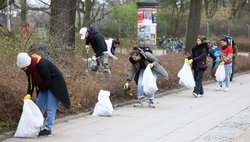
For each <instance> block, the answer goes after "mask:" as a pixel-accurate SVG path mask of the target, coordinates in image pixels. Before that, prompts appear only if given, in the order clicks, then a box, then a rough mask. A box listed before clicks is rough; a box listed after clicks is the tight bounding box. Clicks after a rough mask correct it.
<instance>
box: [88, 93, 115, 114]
mask: <svg viewBox="0 0 250 142" xmlns="http://www.w3.org/2000/svg"><path fill="white" fill-rule="evenodd" d="M109 96H110V92H109V91H105V90H100V92H99V95H98V102H97V103H96V105H95V108H94V112H93V114H92V116H111V115H112V112H113V106H112V103H111V101H110V99H109Z"/></svg>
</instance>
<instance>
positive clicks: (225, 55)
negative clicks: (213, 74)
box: [216, 38, 233, 91]
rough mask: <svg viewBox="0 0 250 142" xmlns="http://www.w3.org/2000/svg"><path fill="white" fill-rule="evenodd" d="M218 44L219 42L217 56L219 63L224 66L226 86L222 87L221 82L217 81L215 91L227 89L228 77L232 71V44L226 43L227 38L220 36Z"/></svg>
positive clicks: (228, 85) (228, 84)
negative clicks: (219, 52) (219, 51)
mask: <svg viewBox="0 0 250 142" xmlns="http://www.w3.org/2000/svg"><path fill="white" fill-rule="evenodd" d="M220 44H221V54H220V56H219V59H220V61H221V63H220V64H221V65H224V67H225V81H224V82H225V84H226V87H225V88H224V89H223V82H222V81H220V82H219V87H218V88H216V90H217V91H220V90H222V89H223V90H224V91H229V87H230V77H231V73H232V62H233V60H232V57H233V48H232V46H231V45H230V44H229V43H228V40H227V39H226V38H221V39H220Z"/></svg>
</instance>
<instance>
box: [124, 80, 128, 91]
mask: <svg viewBox="0 0 250 142" xmlns="http://www.w3.org/2000/svg"><path fill="white" fill-rule="evenodd" d="M123 88H124V89H126V90H127V89H128V88H129V83H128V82H127V83H125V84H124V86H123Z"/></svg>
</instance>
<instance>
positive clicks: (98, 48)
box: [80, 27, 111, 75]
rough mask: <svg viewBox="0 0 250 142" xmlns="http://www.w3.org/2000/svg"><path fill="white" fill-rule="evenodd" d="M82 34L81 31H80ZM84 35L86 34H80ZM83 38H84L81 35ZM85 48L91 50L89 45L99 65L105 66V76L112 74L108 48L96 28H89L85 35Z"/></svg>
mask: <svg viewBox="0 0 250 142" xmlns="http://www.w3.org/2000/svg"><path fill="white" fill-rule="evenodd" d="M80 32H81V31H80ZM80 34H84V33H80ZM81 37H84V36H82V35H81ZM85 39H86V43H85V48H86V50H87V51H88V50H89V48H90V47H89V44H90V45H91V47H92V49H93V50H94V52H95V56H96V58H97V62H98V65H99V63H100V64H101V65H102V66H103V71H104V73H105V74H109V75H110V74H111V71H110V68H109V63H108V48H107V44H106V42H105V39H104V37H103V35H102V34H101V33H100V32H99V31H98V30H97V29H95V28H93V27H89V28H88V29H87V31H86V33H85Z"/></svg>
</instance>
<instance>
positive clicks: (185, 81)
mask: <svg viewBox="0 0 250 142" xmlns="http://www.w3.org/2000/svg"><path fill="white" fill-rule="evenodd" d="M177 76H178V77H179V78H180V80H179V84H180V85H181V86H184V87H186V88H188V89H193V88H194V86H195V82H194V77H193V73H192V70H191V67H190V65H189V64H187V63H186V62H184V65H183V67H182V68H181V70H180V71H179V73H178V74H177Z"/></svg>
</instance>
